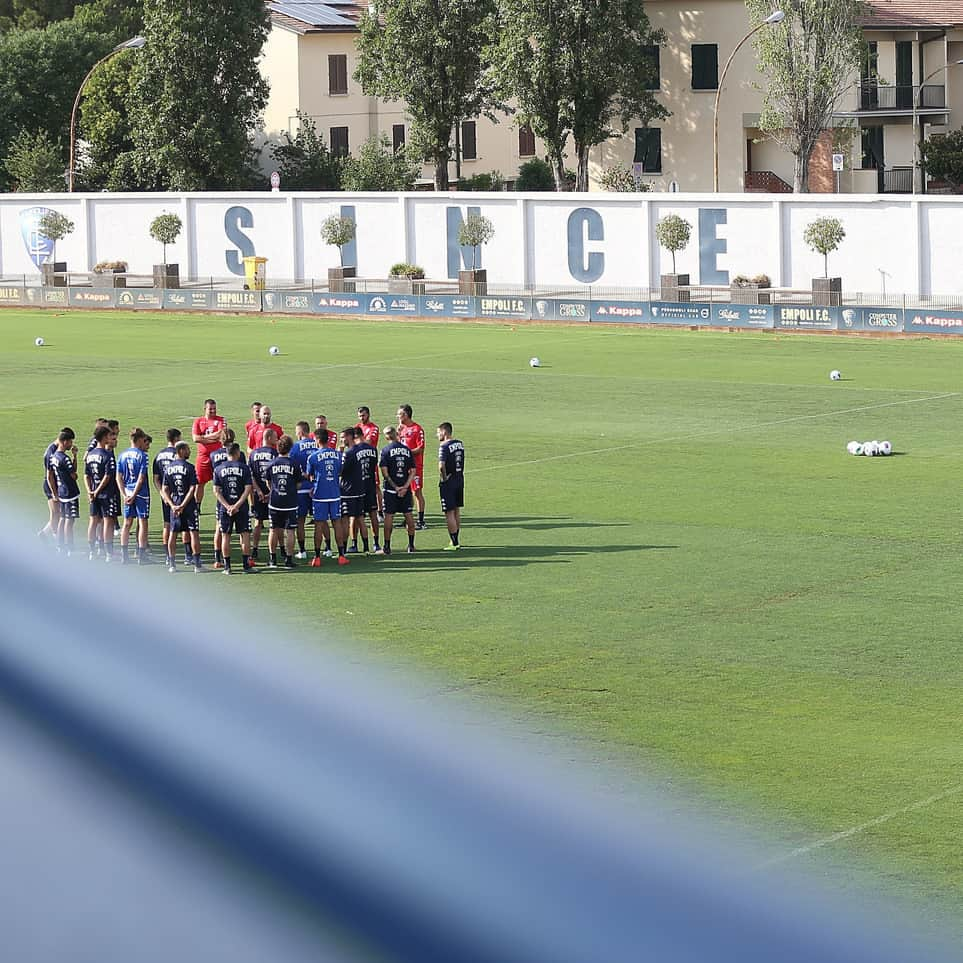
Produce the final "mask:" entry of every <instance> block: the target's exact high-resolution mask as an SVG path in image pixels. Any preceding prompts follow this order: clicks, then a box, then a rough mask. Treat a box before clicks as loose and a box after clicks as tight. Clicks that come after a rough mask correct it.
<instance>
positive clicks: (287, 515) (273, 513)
mask: <svg viewBox="0 0 963 963" xmlns="http://www.w3.org/2000/svg"><path fill="white" fill-rule="evenodd" d="M268 514H269V517H270V519H271V528H272V529H278V530H279V531H293V530H294V529H295V528H297V527H298V510H297V509H296V508H271V509H270V511H269V512H268Z"/></svg>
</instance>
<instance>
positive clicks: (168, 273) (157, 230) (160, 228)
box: [150, 214, 184, 288]
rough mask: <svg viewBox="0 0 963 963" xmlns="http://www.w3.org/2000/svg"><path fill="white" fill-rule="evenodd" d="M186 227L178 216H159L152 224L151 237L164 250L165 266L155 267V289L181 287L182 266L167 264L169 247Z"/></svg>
mask: <svg viewBox="0 0 963 963" xmlns="http://www.w3.org/2000/svg"><path fill="white" fill-rule="evenodd" d="M183 226H184V225H183V224H182V223H181V219H180V218H179V217H178V216H177V215H176V214H158V216H157V217H155V218H154V220H152V221H151V222H150V236H151V237H152V238H153V239H154V240H155V241H158V242H159V243H160V245H161V247H162V249H163V252H164V253H163V254H162V255H161V256H162V257H163V259H164V263H163V264H155V265H154V287H155V288H179V287H180V286H181V278H180V265H178V264H168V263H167V245H168V244H173V243H174V242H175V241H176V240H177V238H178V236H179V235H180V233H181V228H182V227H183Z"/></svg>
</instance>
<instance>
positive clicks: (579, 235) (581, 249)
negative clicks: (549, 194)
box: [568, 207, 605, 284]
mask: <svg viewBox="0 0 963 963" xmlns="http://www.w3.org/2000/svg"><path fill="white" fill-rule="evenodd" d="M604 240H605V225H604V224H603V223H602V216H601V214H599V212H598V211H593V210H592V208H590V207H579V208H577V209H576V210H574V211H572V213H571V214H569V216H568V272H569V274H571V275H572V277H573V278H575V280H576V281H581V282H582V283H583V284H591V283H592V282H593V281H597V280H598V279H599V278H600V277H601V276H602V272H603V271H604V270H605V255H604V254H602V253H601V252H600V251H592V252H591V254H589V255H588V257H587V258H586V256H585V242H586V241H604Z"/></svg>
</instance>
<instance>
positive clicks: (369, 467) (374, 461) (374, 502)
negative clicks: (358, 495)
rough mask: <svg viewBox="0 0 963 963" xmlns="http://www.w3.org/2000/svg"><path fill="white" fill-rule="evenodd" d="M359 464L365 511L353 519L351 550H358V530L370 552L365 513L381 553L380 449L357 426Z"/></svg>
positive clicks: (355, 444) (356, 439)
mask: <svg viewBox="0 0 963 963" xmlns="http://www.w3.org/2000/svg"><path fill="white" fill-rule="evenodd" d="M352 450H353V451H354V453H355V458H357V460H358V465H359V466H360V468H361V485H362V489H363V495H364V497H363V498H362V502H363V506H362V508H363V511H362V513H361V515H360V516H358V517H357V518H352V519H351V523H350V525H351V551H352V552H356V551H357V550H358V532H359V531H360V532H361V544H362V545H363V547H364V551H365V554H366V555H367V554H368V550H369V547H370V546H369V544H368V526H367V525H366V524H365V515H367V516H368V518H369V519H370V520H371V534H372V536H373V539H374V548H375V554H376V555H381V554H382V552H381V545H380V543H379V541H378V535H379V532H378V494H377V489H378V449H377V448H375V446H374V445H372V444H370V443H369V442H367V441H365V432H364V429H363V428H360V427H358V426H357V425H356V426H355V429H354V446H353V449H352Z"/></svg>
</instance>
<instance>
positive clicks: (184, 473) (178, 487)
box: [161, 441, 201, 574]
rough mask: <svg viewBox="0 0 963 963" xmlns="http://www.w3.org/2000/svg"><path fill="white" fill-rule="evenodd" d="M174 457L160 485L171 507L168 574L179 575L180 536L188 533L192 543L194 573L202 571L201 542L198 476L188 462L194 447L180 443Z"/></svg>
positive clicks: (162, 494)
mask: <svg viewBox="0 0 963 963" xmlns="http://www.w3.org/2000/svg"><path fill="white" fill-rule="evenodd" d="M174 452H175V457H174V459H173V460H172V461H170V462H168V464H167V469H166V470H165V472H164V481H163V484H162V485H161V498H163V499H164V501H165V502H167V504H168V505H169V506H170V510H171V533H170V536H169V539H168V542H167V556H168V557H167V571H169V572H170V573H171V574H173V573H174V572H176V571H177V568H176V562H175V560H176V556H175V554H174V549H175V548H176V545H177V533H178V532H181V531H183V532H188V533H189V534H190V540H191V545H190V548H191V562H190V563H189V564H193V566H194V571H195V572H200V571H201V540H200V536H199V535H198V533H197V522H198V519H197V498H196V495H197V472H196V471H195V470H194V466H193V465H192V464H191V463H190V462H189V461H188V460H187V459H188V458H189V457H190V454H191V446H190V445H189V444H187V442H186V441H181V442H178V444H177V447H176V448H175V449H174Z"/></svg>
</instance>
